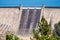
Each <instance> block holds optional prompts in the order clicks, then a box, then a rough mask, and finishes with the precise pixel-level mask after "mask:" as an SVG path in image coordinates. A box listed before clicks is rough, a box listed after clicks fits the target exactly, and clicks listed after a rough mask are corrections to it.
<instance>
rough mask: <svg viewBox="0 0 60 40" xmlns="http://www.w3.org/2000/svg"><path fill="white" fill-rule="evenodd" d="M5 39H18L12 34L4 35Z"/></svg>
mask: <svg viewBox="0 0 60 40" xmlns="http://www.w3.org/2000/svg"><path fill="white" fill-rule="evenodd" d="M6 40H20V39H19V37H17V36H16V35H13V34H9V35H6Z"/></svg>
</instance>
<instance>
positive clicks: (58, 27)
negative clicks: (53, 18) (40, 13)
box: [55, 21, 60, 36]
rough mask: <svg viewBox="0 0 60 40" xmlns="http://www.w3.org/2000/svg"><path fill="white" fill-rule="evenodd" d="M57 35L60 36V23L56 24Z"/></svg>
mask: <svg viewBox="0 0 60 40" xmlns="http://www.w3.org/2000/svg"><path fill="white" fill-rule="evenodd" d="M55 31H56V35H57V36H60V21H59V22H58V23H56V24H55Z"/></svg>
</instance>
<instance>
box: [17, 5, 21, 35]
mask: <svg viewBox="0 0 60 40" xmlns="http://www.w3.org/2000/svg"><path fill="white" fill-rule="evenodd" d="M18 15H19V19H18V20H19V22H18V24H19V25H18V31H17V32H18V34H19V27H20V21H21V16H22V5H20V8H19V14H18Z"/></svg>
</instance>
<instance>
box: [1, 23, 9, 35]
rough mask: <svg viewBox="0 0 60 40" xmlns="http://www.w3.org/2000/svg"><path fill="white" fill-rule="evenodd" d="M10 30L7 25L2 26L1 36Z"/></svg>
mask: <svg viewBox="0 0 60 40" xmlns="http://www.w3.org/2000/svg"><path fill="white" fill-rule="evenodd" d="M8 28H9V26H8V25H7V24H0V34H1V33H6V32H7V30H8Z"/></svg>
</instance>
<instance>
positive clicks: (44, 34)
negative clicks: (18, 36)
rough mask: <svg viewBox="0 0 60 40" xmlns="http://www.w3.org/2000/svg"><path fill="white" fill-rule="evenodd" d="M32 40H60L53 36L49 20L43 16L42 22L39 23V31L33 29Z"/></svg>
mask: <svg viewBox="0 0 60 40" xmlns="http://www.w3.org/2000/svg"><path fill="white" fill-rule="evenodd" d="M31 40H60V39H59V37H58V38H57V37H54V36H53V34H52V35H51V26H50V25H49V24H48V22H47V20H46V19H45V18H44V16H42V19H41V21H39V22H38V31H36V30H35V29H33V38H31Z"/></svg>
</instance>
